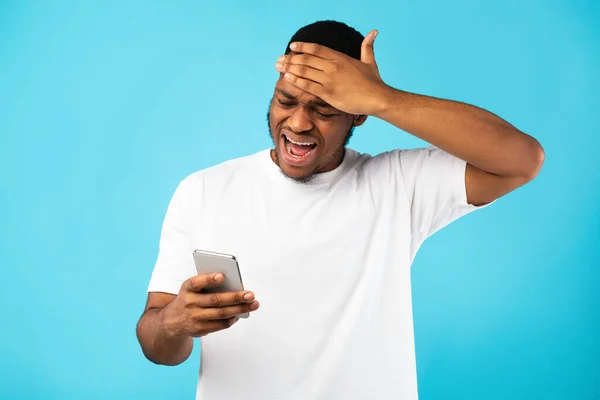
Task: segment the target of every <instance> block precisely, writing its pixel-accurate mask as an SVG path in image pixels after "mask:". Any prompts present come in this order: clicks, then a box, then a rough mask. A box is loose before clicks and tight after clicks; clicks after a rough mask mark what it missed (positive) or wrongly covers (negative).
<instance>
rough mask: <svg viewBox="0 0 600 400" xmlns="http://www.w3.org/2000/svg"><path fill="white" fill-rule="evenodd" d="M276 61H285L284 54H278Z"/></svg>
mask: <svg viewBox="0 0 600 400" xmlns="http://www.w3.org/2000/svg"><path fill="white" fill-rule="evenodd" d="M277 61H285V56H280V57H279V58H278V59H277Z"/></svg>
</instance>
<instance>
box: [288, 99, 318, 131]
mask: <svg viewBox="0 0 600 400" xmlns="http://www.w3.org/2000/svg"><path fill="white" fill-rule="evenodd" d="M287 122H288V126H289V127H290V129H291V130H293V131H294V132H297V133H300V132H305V131H309V130H311V129H312V127H313V123H312V120H311V119H310V114H309V112H308V111H307V110H306V109H305V108H304V107H300V106H299V107H296V108H295V109H294V111H293V112H292V114H291V115H290V116H289V117H288V121H287Z"/></svg>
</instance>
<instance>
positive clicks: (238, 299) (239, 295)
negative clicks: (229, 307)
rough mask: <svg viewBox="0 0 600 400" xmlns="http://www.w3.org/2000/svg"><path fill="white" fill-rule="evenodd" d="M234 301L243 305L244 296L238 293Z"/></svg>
mask: <svg viewBox="0 0 600 400" xmlns="http://www.w3.org/2000/svg"><path fill="white" fill-rule="evenodd" d="M234 301H235V302H236V303H241V302H242V301H243V298H242V294H241V293H236V294H235V296H234Z"/></svg>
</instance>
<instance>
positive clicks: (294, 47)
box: [290, 43, 298, 50]
mask: <svg viewBox="0 0 600 400" xmlns="http://www.w3.org/2000/svg"><path fill="white" fill-rule="evenodd" d="M296 47H298V45H297V44H296V43H292V44H290V49H292V50H295V49H296Z"/></svg>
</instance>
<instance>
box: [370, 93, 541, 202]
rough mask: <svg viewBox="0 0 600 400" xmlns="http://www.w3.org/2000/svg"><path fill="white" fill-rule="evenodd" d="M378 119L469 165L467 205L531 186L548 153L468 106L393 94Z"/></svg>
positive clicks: (385, 96) (491, 116)
mask: <svg viewBox="0 0 600 400" xmlns="http://www.w3.org/2000/svg"><path fill="white" fill-rule="evenodd" d="M381 99H382V107H381V109H380V111H379V112H377V113H376V114H375V116H377V117H379V118H381V119H383V120H384V121H387V122H389V123H391V124H392V125H394V126H396V127H398V128H400V129H402V130H404V131H406V132H408V133H411V134H413V135H414V136H417V137H418V138H420V139H423V140H425V141H427V142H429V143H431V144H433V145H434V146H436V147H439V148H440V149H442V150H444V151H446V152H448V153H450V154H452V155H454V156H456V157H458V158H460V159H462V160H465V161H466V162H467V163H468V166H467V172H466V186H467V200H468V202H469V203H470V204H475V205H480V204H486V203H489V202H491V201H493V200H495V199H497V198H498V197H500V196H502V195H504V194H506V193H508V192H510V191H511V190H514V189H516V188H517V187H519V186H521V185H523V184H525V183H527V182H529V181H530V180H532V179H533V178H534V177H535V176H536V175H537V173H538V172H539V170H540V169H541V166H542V164H543V162H544V150H543V149H542V146H541V145H540V144H539V142H538V141H537V140H536V139H534V138H533V137H531V136H529V135H526V134H525V133H523V132H521V131H520V130H518V129H516V128H515V127H514V126H512V125H511V124H509V123H508V122H506V121H505V120H503V119H501V118H500V117H498V116H496V115H494V114H492V113H490V112H488V111H486V110H483V109H481V108H479V107H475V106H472V105H469V104H465V103H460V102H457V101H451V100H443V99H438V98H434V97H429V96H423V95H418V94H412V93H408V92H403V91H400V90H395V89H392V88H388V89H387V90H386V92H384V94H383V95H382V97H381Z"/></svg>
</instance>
